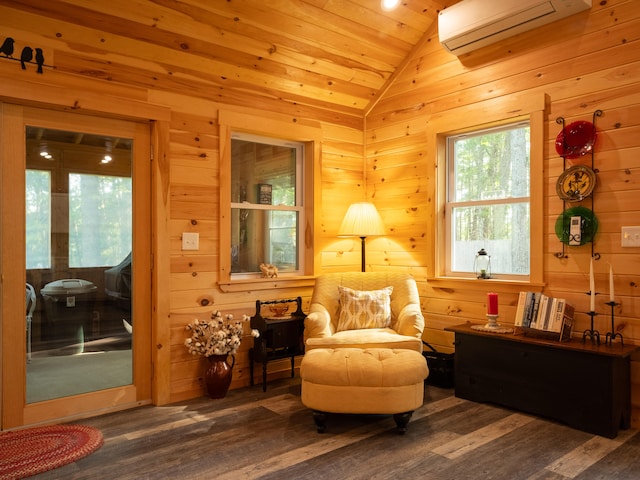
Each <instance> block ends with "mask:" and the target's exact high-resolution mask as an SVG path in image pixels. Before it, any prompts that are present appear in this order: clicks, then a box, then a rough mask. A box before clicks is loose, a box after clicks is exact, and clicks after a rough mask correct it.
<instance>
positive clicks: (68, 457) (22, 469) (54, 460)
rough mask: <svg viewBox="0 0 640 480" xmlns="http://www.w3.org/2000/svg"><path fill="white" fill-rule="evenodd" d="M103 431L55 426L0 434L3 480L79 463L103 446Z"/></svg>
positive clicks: (0, 463)
mask: <svg viewBox="0 0 640 480" xmlns="http://www.w3.org/2000/svg"><path fill="white" fill-rule="evenodd" d="M102 443H103V438H102V432H100V430H98V429H96V428H93V427H87V426H83V425H51V426H46V427H35V428H27V429H24V430H14V431H10V432H0V480H8V479H12V480H13V479H18V478H24V477H28V476H31V475H36V474H38V473H42V472H46V471H47V470H53V469H54V468H58V467H61V466H62V465H66V464H68V463H72V462H75V461H76V460H79V459H81V458H83V457H86V456H87V455H89V454H90V453H92V452H95V451H96V450H97V449H98V448H100V447H101V446H102Z"/></svg>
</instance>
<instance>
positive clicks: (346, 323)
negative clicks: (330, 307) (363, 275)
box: [337, 286, 393, 332]
mask: <svg viewBox="0 0 640 480" xmlns="http://www.w3.org/2000/svg"><path fill="white" fill-rule="evenodd" d="M338 292H339V298H340V316H339V317H338V327H337V330H338V331H339V332H341V331H343V330H357V329H360V328H385V327H388V326H389V325H390V324H391V292H393V287H386V288H383V289H382V290H371V291H360V290H353V289H351V288H347V287H342V286H338Z"/></svg>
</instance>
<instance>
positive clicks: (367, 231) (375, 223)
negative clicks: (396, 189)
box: [338, 202, 385, 272]
mask: <svg viewBox="0 0 640 480" xmlns="http://www.w3.org/2000/svg"><path fill="white" fill-rule="evenodd" d="M384 234H385V231H384V224H383V223H382V218H380V214H379V213H378V210H376V207H375V205H374V204H373V203H369V202H358V203H353V204H351V205H350V206H349V209H348V210H347V213H346V214H345V216H344V219H343V220H342V225H340V229H339V230H338V236H339V237H360V240H361V241H362V271H363V272H364V271H365V245H364V243H365V239H366V238H367V237H373V236H377V235H384Z"/></svg>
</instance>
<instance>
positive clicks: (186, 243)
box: [182, 232, 200, 250]
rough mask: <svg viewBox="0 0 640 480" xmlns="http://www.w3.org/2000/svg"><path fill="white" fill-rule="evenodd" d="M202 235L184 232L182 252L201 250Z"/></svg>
mask: <svg viewBox="0 0 640 480" xmlns="http://www.w3.org/2000/svg"><path fill="white" fill-rule="evenodd" d="M199 249H200V234H199V233H197V232H182V250H199Z"/></svg>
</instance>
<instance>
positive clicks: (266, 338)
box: [249, 297, 306, 392]
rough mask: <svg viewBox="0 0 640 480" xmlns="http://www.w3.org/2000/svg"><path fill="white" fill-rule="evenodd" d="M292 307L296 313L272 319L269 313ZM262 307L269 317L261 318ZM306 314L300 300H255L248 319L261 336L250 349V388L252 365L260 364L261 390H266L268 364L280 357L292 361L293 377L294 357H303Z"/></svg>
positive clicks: (293, 370) (292, 371)
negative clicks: (265, 308) (264, 307)
mask: <svg viewBox="0 0 640 480" xmlns="http://www.w3.org/2000/svg"><path fill="white" fill-rule="evenodd" d="M288 304H294V305H295V311H294V312H293V313H290V312H288V311H287V313H284V314H283V315H281V316H275V315H276V314H274V313H273V312H272V311H271V310H272V309H273V310H275V309H277V308H278V307H287V306H288V307H289V309H291V305H288ZM263 306H267V307H268V308H269V313H270V314H271V316H263V315H262V313H261V310H262V309H263V308H262V307H263ZM305 318H306V315H305V313H304V312H303V311H302V298H300V297H297V298H294V299H289V300H268V301H264V302H263V301H260V300H257V301H256V313H255V315H254V316H253V317H251V321H250V324H251V328H255V329H256V330H258V331H259V332H260V336H259V337H257V338H254V339H253V348H251V349H249V365H250V366H249V372H250V375H251V380H250V381H251V386H253V383H254V382H253V364H254V362H261V363H262V391H263V392H266V391H267V364H268V363H269V362H270V361H272V360H278V359H281V358H287V357H290V358H291V377H292V378H293V376H294V374H295V369H294V362H295V357H296V356H298V355H302V354H304V340H303V332H304V319H305Z"/></svg>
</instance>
